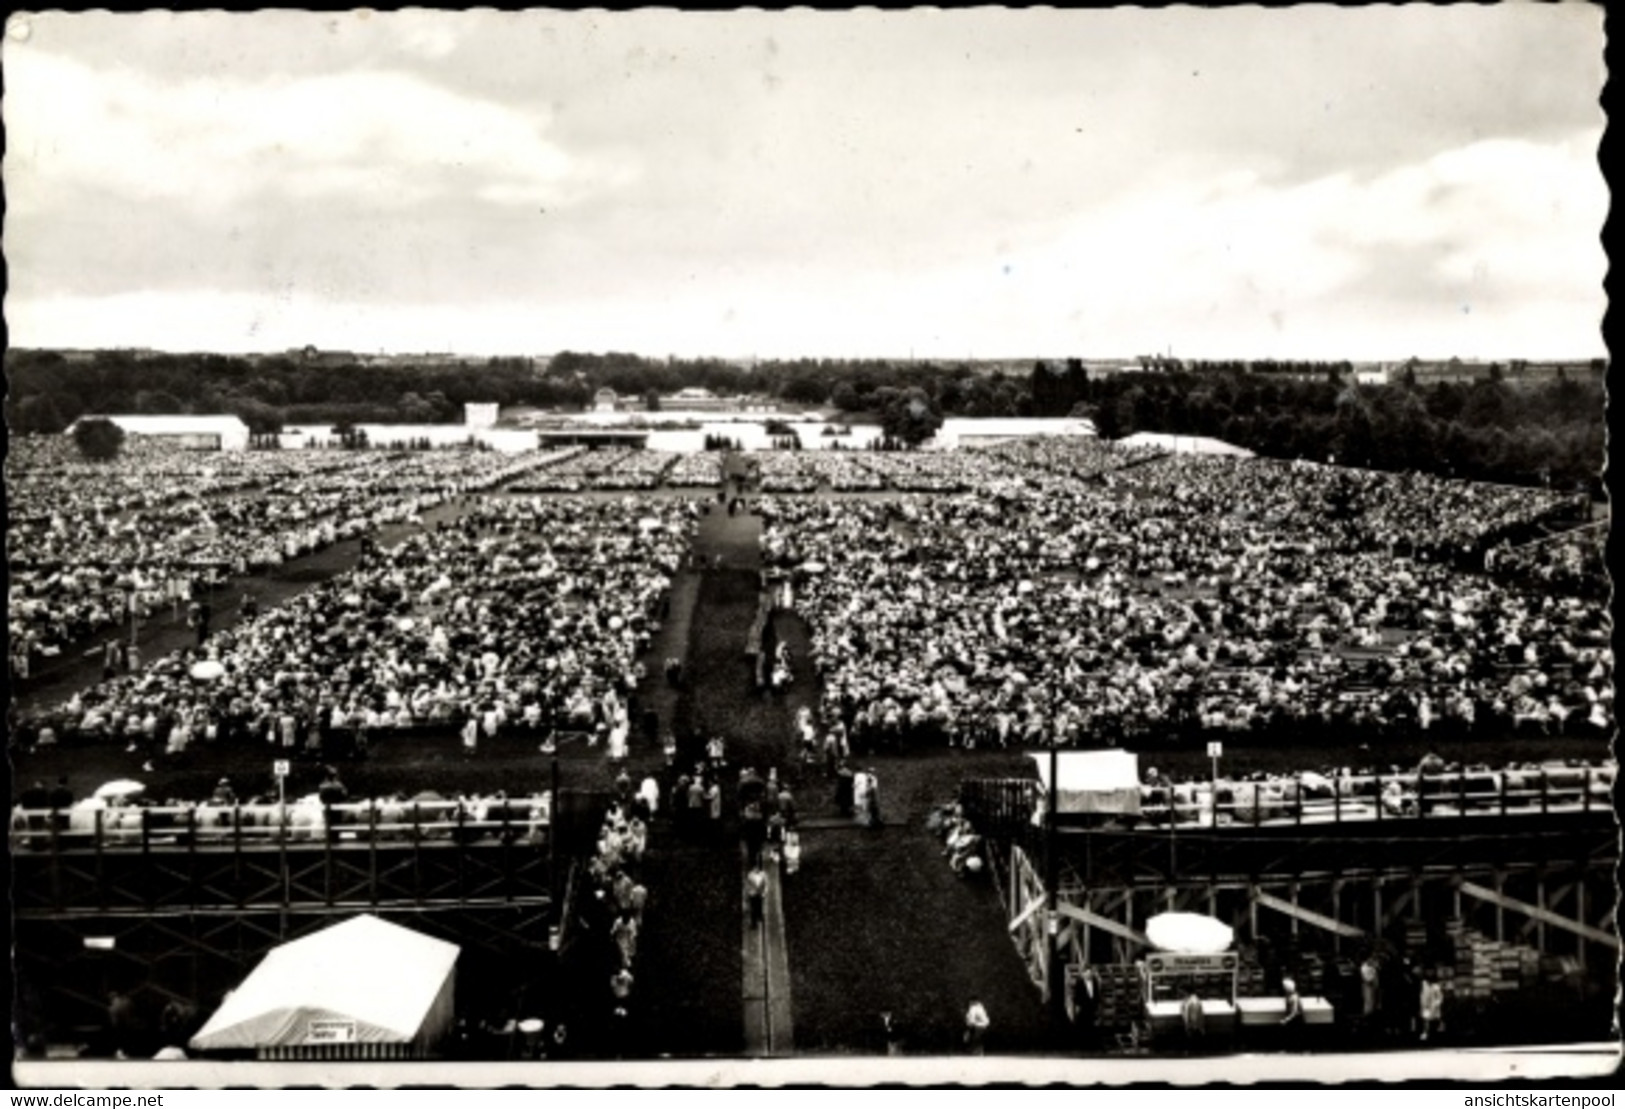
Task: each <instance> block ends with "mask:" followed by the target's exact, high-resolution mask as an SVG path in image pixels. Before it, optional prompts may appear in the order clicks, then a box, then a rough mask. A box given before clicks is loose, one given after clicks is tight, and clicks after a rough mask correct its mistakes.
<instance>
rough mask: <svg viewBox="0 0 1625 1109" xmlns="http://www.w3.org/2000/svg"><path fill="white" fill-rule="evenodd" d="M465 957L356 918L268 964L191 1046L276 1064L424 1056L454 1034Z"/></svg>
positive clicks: (280, 951)
mask: <svg viewBox="0 0 1625 1109" xmlns="http://www.w3.org/2000/svg"><path fill="white" fill-rule="evenodd" d="M457 955H458V947H457V945H456V944H451V943H446V942H445V941H443V940H437V939H434V938H432V937H430V936H425V935H422V934H421V933H418V932H414V931H412V930H411V929H408V928H402V927H401V926H399V925H397V924H390V923H389V922H388V921H385V920H380V919H379V918H378V917H375V916H371V915H368V914H362V915H360V916H355V917H351V918H350V919H349V920H346V921H344V922H343V923H342V924H335V925H333V926H332V927H331V928H324V929H323V930H322V931H320V932H316V933H313V934H311V935H309V936H305V937H303V938H301V939H297V940H294V941H292V942H291V943H285V944H283V945H282V946H281V947H278V948H276V949H275V950H274V951H272V952H271V953H270V954H269V955H267V956H265V958H264V959H263V960H261V962H260V965H259V966H257V967H255V968H254V971H253V973H251V974H250V975H249V976H248V977H247V978H246V979H244V980H243V983H242V985H241V986H239V987H237V989H236V990H234V991H232V992H231V993H230V994H227V995H226V999H225V1001H224V1002H222V1003H221V1005H220V1008H219V1009H218V1010H216V1012H215V1014H214V1016H212V1017H210V1018H209V1022H208V1023H207V1024H205V1025H204V1026H203V1029H202V1031H200V1032H198V1034H197V1035H196V1036H193V1037H192V1043H191V1046H192V1047H193V1048H194V1049H195V1050H198V1051H241V1050H251V1051H259V1052H261V1053H262V1054H275V1053H276V1052H277V1049H289V1048H295V1049H302V1048H309V1047H323V1046H328V1045H332V1046H338V1045H352V1044H363V1045H396V1047H397V1052H398V1053H399V1054H405V1055H421V1054H423V1053H425V1052H426V1051H427V1050H428V1049H430V1048H432V1047H433V1046H434V1045H435V1043H436V1042H437V1041H439V1040H440V1039H441V1037H443V1036H444V1035H445V1033H446V1031H447V1030H448V1029H449V1028H450V1026H451V1020H452V1004H453V983H454V981H455V978H456V976H455V973H454V972H455V968H456V964H457ZM369 1054H370V1053H369Z"/></svg>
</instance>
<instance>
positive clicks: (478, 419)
mask: <svg viewBox="0 0 1625 1109" xmlns="http://www.w3.org/2000/svg"><path fill="white" fill-rule="evenodd" d="M499 407H500V406H499V405H495V404H475V403H474V402H472V401H470V402H469V403H467V404H465V405H463V424H464V425H465V426H467V427H495V426H496V422H497V411H498V409H499Z"/></svg>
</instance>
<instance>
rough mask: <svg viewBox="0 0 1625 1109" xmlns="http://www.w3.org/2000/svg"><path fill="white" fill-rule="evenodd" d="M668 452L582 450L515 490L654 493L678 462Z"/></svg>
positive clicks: (520, 484) (520, 482)
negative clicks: (642, 491) (612, 490)
mask: <svg viewBox="0 0 1625 1109" xmlns="http://www.w3.org/2000/svg"><path fill="white" fill-rule="evenodd" d="M677 457H678V456H677V455H675V454H670V453H668V452H665V451H644V450H634V449H632V448H631V447H610V448H606V449H603V450H594V451H587V450H582V451H580V452H579V453H575V454H573V455H572V456H571V457H569V458H566V459H565V460H564V461H563V462H560V463H558V464H556V465H553V466H550V467H548V468H547V469H546V470H540V471H538V472H536V473H532V474H530V475H528V476H526V477H525V478H523V479H521V480H520V481H518V482H515V483H514V484H513V485H512V486H511V488H512V489H513V491H514V492H516V493H580V492H586V491H588V490H594V489H615V490H621V489H654V488H656V487H657V486H659V485H660V483H661V481H662V479H663V478H664V477H665V476H666V472H667V471H668V470H670V469H671V468H672V466H673V464H674V463H675V462H676V460H677Z"/></svg>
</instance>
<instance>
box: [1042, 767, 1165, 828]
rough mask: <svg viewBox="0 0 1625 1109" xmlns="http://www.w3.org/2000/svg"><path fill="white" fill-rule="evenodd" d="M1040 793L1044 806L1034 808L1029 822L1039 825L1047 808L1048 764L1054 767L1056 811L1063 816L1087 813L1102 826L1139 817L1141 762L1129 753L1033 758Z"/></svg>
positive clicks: (1049, 787)
mask: <svg viewBox="0 0 1625 1109" xmlns="http://www.w3.org/2000/svg"><path fill="white" fill-rule="evenodd" d="M1032 760H1033V763H1034V764H1035V765H1036V766H1037V768H1038V782H1039V789H1040V790H1041V791H1042V793H1043V794H1044V795H1045V803H1044V804H1042V805H1037V806H1034V809H1033V816H1032V821H1033V823H1034V824H1042V823H1043V821H1044V814H1045V812H1046V810H1047V806H1048V804H1049V801H1048V794H1049V791H1050V789H1051V788H1052V783H1051V782H1050V764H1051V762H1053V763H1054V768H1055V777H1056V779H1057V781H1056V782H1055V783H1053V788H1054V789H1055V811H1056V813H1057V814H1060V815H1063V816H1075V815H1077V814H1079V813H1088V814H1092V815H1094V816H1097V817H1098V818H1099V819H1100V820H1101V822H1105V821H1107V820H1111V819H1114V818H1117V817H1127V816H1138V815H1139V813H1140V760H1139V756H1137V755H1135V754H1134V753H1133V752H1132V751H1123V750H1119V749H1117V748H1111V749H1109V750H1105V751H1059V752H1055V753H1053V754H1035V755H1033V756H1032Z"/></svg>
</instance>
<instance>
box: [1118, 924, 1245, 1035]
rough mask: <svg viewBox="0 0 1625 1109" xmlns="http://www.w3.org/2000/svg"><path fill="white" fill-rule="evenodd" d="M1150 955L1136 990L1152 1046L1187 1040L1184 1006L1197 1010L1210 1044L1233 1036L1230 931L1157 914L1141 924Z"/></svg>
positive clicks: (1234, 965) (1234, 972)
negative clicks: (1191, 1002) (1195, 1004)
mask: <svg viewBox="0 0 1625 1109" xmlns="http://www.w3.org/2000/svg"><path fill="white" fill-rule="evenodd" d="M1145 934H1146V938H1147V939H1149V940H1150V941H1151V944H1152V947H1153V948H1154V950H1153V951H1152V952H1151V953H1150V954H1149V955H1147V956H1146V957H1145V958H1144V959H1142V960H1141V961H1140V964H1139V966H1140V988H1141V996H1142V997H1143V999H1144V1004H1145V1019H1146V1025H1147V1029H1148V1031H1149V1032H1150V1038H1151V1042H1152V1043H1158V1042H1168V1041H1178V1040H1180V1039H1181V1038H1183V1037H1184V1036H1185V1034H1186V1030H1185V1004H1186V1001H1187V1000H1188V999H1189V998H1190V997H1192V996H1193V995H1194V996H1195V997H1196V998H1197V999H1198V1000H1199V1001H1200V1003H1201V1007H1202V1034H1203V1036H1204V1037H1205V1038H1206V1039H1208V1040H1210V1041H1223V1040H1228V1039H1231V1038H1233V1037H1234V1036H1235V1034H1236V1030H1237V1028H1238V1026H1239V1020H1238V1010H1237V1004H1236V1003H1237V997H1236V989H1237V985H1238V983H1239V981H1240V969H1241V959H1240V957H1239V956H1238V955H1237V954H1236V953H1235V952H1234V951H1231V950H1230V946H1231V944H1232V942H1233V941H1234V936H1233V933H1232V932H1231V929H1230V926H1229V925H1227V924H1224V923H1223V922H1222V921H1218V920H1214V919H1213V918H1212V917H1207V916H1202V915H1200V914H1197V913H1162V914H1159V915H1158V916H1154V917H1152V918H1151V919H1150V920H1149V921H1147V922H1146V927H1145Z"/></svg>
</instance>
